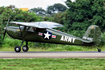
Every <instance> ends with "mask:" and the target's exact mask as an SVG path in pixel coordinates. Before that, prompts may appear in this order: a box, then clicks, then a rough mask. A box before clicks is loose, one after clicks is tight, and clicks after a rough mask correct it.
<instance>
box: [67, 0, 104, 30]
mask: <svg viewBox="0 0 105 70" xmlns="http://www.w3.org/2000/svg"><path fill="white" fill-rule="evenodd" d="M66 4H67V6H68V7H69V9H68V11H67V14H68V16H67V17H66V21H65V23H67V24H68V26H67V28H70V29H71V30H72V29H75V30H86V28H87V27H88V26H89V25H92V24H93V25H98V26H100V28H101V30H104V29H105V23H104V22H105V21H104V19H105V17H104V14H105V9H103V7H104V1H103V0H76V2H71V0H67V1H66Z"/></svg>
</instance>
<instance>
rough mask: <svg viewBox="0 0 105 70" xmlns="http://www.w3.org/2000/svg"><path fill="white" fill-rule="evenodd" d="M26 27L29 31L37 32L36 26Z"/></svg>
mask: <svg viewBox="0 0 105 70" xmlns="http://www.w3.org/2000/svg"><path fill="white" fill-rule="evenodd" d="M26 29H27V31H29V32H35V30H36V28H34V27H27V28H26Z"/></svg>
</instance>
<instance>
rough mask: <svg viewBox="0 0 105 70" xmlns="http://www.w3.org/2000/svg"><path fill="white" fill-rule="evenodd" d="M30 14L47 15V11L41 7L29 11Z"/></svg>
mask: <svg viewBox="0 0 105 70" xmlns="http://www.w3.org/2000/svg"><path fill="white" fill-rule="evenodd" d="M29 11H30V12H35V13H36V14H37V15H45V14H46V11H45V10H44V9H42V8H41V7H38V8H33V9H30V10H29Z"/></svg>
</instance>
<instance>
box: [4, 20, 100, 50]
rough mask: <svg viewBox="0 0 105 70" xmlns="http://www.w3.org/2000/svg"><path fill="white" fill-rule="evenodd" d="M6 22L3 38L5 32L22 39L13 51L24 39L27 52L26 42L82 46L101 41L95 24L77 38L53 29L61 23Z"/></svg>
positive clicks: (24, 48)
mask: <svg viewBox="0 0 105 70" xmlns="http://www.w3.org/2000/svg"><path fill="white" fill-rule="evenodd" d="M8 22H9V20H8ZM8 22H7V25H6V27H5V28H4V29H5V32H4V36H3V39H4V37H5V34H6V33H7V34H8V35H9V36H10V37H12V38H14V39H19V40H22V43H21V45H20V46H16V47H15V48H14V50H15V52H20V51H21V47H22V44H23V42H24V41H26V45H24V46H23V47H22V50H23V51H24V52H27V51H28V50H29V47H28V42H43V43H54V44H67V45H82V46H93V45H99V43H100V42H101V30H100V28H99V27H98V26H97V25H91V26H89V27H88V29H87V31H86V32H85V34H84V36H83V38H79V37H76V36H73V35H70V34H67V33H64V32H61V31H58V30H55V29H54V28H57V27H63V25H61V24H59V23H55V22H48V21H41V22H14V21H11V22H10V23H12V24H16V25H18V27H17V26H8ZM97 49H98V48H97ZM98 52H101V49H98Z"/></svg>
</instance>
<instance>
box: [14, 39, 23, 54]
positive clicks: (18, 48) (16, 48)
mask: <svg viewBox="0 0 105 70" xmlns="http://www.w3.org/2000/svg"><path fill="white" fill-rule="evenodd" d="M23 43H24V41H22V43H21V45H20V46H16V47H15V48H14V50H15V52H20V51H21V46H22V45H23Z"/></svg>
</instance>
